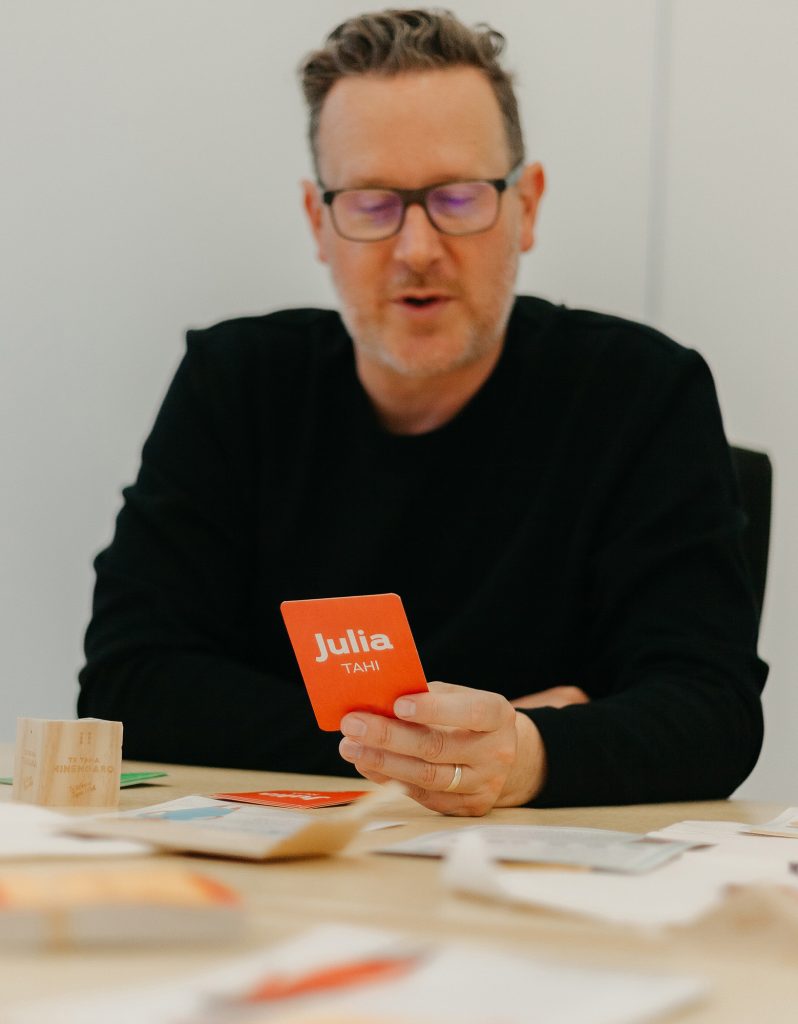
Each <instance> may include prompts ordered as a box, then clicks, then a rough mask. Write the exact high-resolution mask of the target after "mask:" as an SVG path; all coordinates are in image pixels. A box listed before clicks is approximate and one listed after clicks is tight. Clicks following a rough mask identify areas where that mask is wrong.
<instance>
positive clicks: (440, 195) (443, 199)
mask: <svg viewBox="0 0 798 1024" xmlns="http://www.w3.org/2000/svg"><path fill="white" fill-rule="evenodd" d="M477 199H478V196H477V193H476V192H475V190H474V189H472V188H447V189H446V190H441V191H439V192H434V193H433V194H432V200H433V203H434V205H435V207H436V208H437V209H438V210H440V211H441V212H447V213H459V212H460V211H463V210H468V209H470V208H471V207H472V206H474V204H475V203H476V202H477Z"/></svg>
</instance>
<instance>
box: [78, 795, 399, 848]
mask: <svg viewBox="0 0 798 1024" xmlns="http://www.w3.org/2000/svg"><path fill="white" fill-rule="evenodd" d="M401 792H402V790H401V788H400V787H398V786H397V785H394V784H392V783H387V784H386V785H385V786H381V787H379V788H378V789H375V790H373V791H372V792H370V793H369V794H368V796H365V797H363V798H362V799H361V800H357V801H356V802H355V803H354V804H352V805H351V806H349V807H342V808H331V809H329V810H327V811H325V812H324V814H319V813H318V812H317V811H315V810H313V811H310V810H293V809H287V808H283V807H268V806H264V805H260V804H245V803H237V802H233V801H230V800H215V799H213V798H212V797H205V796H196V795H194V796H184V797H179V798H178V799H176V800H167V801H165V802H163V803H159V804H152V805H150V806H149V807H139V808H136V809H134V810H130V811H121V812H115V813H113V814H102V815H97V816H96V817H92V818H83V819H81V820H80V821H79V822H75V821H73V822H72V823H71V824H70V831H73V832H75V833H77V834H79V835H94V836H106V837H110V836H114V837H120V838H125V839H134V840H139V841H142V842H149V843H153V844H154V845H155V846H158V847H161V848H164V849H173V850H186V851H193V852H197V853H208V854H211V855H213V856H219V857H236V858H243V859H249V860H259V861H267V860H283V859H286V858H291V857H308V856H327V855H330V854H333V853H337V852H338V851H339V850H342V849H343V848H344V846H345V845H346V844H347V843H348V842H349V841H350V840H351V839H352V838H353V837H354V836H355V835H356V834H357V833H358V832H360V831H361V830H362V828H363V825H364V824H365V822H366V815H368V814H369V813H371V812H372V811H373V810H374V809H375V808H376V807H379V806H381V805H382V804H385V803H387V802H389V801H391V800H394V799H395V798H396V796H397V795H398V794H400V793H401Z"/></svg>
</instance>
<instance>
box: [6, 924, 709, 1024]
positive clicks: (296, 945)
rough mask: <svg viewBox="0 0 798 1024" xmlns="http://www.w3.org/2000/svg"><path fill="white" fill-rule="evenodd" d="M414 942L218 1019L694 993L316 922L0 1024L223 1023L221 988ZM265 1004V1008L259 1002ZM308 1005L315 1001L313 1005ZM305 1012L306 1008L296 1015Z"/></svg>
mask: <svg viewBox="0 0 798 1024" xmlns="http://www.w3.org/2000/svg"><path fill="white" fill-rule="evenodd" d="M408 950H409V951H412V952H414V953H418V954H420V956H419V961H418V963H417V965H416V966H414V967H413V968H411V969H410V970H409V971H408V972H407V973H405V974H402V975H401V976H399V977H394V978H393V979H392V980H386V981H383V982H379V981H371V982H370V983H369V984H363V985H359V986H350V987H349V988H346V989H338V990H332V989H330V990H328V991H326V992H323V993H319V994H316V995H306V996H300V997H295V998H291V999H288V1000H285V999H283V1000H280V1001H279V1002H276V1003H274V1004H272V1006H271V1007H270V1006H268V1005H264V1004H261V1005H260V1006H258V1007H256V1008H254V1009H253V1011H252V1012H251V1013H247V1012H242V1011H241V1010H240V1009H239V1010H238V1011H237V1012H236V1013H235V1015H231V1016H230V1017H229V1019H230V1020H231V1021H235V1024H249V1022H250V1021H252V1022H253V1024H254V1022H255V1021H258V1022H265V1021H267V1020H274V1021H275V1024H276V1022H277V1021H286V1022H287V1021H288V1020H296V1021H299V1020H300V1019H303V1018H304V1019H307V1020H309V1019H311V1018H315V1019H317V1020H318V1017H316V1013H320V1012H321V1011H323V1013H324V1015H325V1017H326V1016H327V1015H329V1016H330V1018H331V1019H332V1017H333V1016H334V1017H335V1019H336V1020H359V1021H363V1020H367V1019H368V1020H371V1019H379V1020H387V1019H390V1021H391V1022H392V1024H405V1022H406V1024H443V1022H452V1024H455V1022H456V1024H528V1022H529V1021H531V1020H533V1019H534V1020H535V1021H545V1022H546V1024H635V1022H638V1021H640V1022H642V1021H646V1020H649V1019H651V1018H652V1017H654V1016H658V1015H660V1014H665V1013H667V1012H670V1011H673V1010H676V1009H679V1008H681V1007H683V1006H685V1005H687V1004H689V1003H691V1002H693V1001H694V1000H696V999H697V998H699V997H700V996H701V995H703V993H704V990H705V986H704V983H703V982H702V981H700V980H697V979H695V978H689V977H674V976H669V975H659V974H646V973H638V972H630V971H611V970H599V969H593V968H580V967H573V966H560V965H557V964H553V963H548V962H546V961H542V960H539V959H532V958H527V957H524V956H520V955H517V954H510V953H505V952H500V951H498V950H494V949H491V948H489V947H475V946H466V945H456V944H447V945H443V946H441V945H438V946H433V945H425V946H423V947H420V946H419V945H418V944H417V943H412V944H409V943H408V940H406V939H403V938H402V937H401V936H398V935H396V934H394V933H391V932H384V931H377V930H372V929H366V928H357V927H350V926H346V925H324V926H321V927H318V928H316V929H314V930H313V931H311V932H309V933H306V934H304V935H301V936H300V937H299V938H297V939H294V940H292V941H291V942H288V943H285V944H283V945H282V946H278V947H277V948H275V949H272V950H264V951H261V952H259V953H257V954H254V955H252V956H250V957H248V958H246V959H245V960H239V961H235V962H233V963H229V964H227V965H226V966H223V967H221V968H218V969H217V970H215V971H212V972H208V971H206V972H204V973H203V974H201V975H194V976H191V977H188V978H185V979H183V980H181V981H177V982H175V983H172V984H169V985H159V986H157V987H152V988H146V989H143V988H141V987H138V988H136V989H129V990H117V991H113V992H109V993H106V994H104V995H99V996H90V997H87V996H84V997H81V998H78V999H69V998H64V997H62V998H60V999H58V1000H48V1001H47V1002H41V1003H36V1004H29V1005H27V1006H17V1007H16V1008H11V1010H10V1011H8V1012H7V1013H6V1016H5V1017H4V1021H6V1024H52V1022H53V1021H56V1020H57V1021H58V1024H108V1021H109V1020H112V1021H113V1022H114V1024H142V1022H143V1021H146V1022H147V1024H174V1022H175V1021H178V1020H179V1021H180V1022H181V1024H206V1022H208V1021H210V1020H213V1021H214V1024H223V1022H224V1021H225V1020H227V1019H228V1018H227V1017H226V1016H225V1015H224V1012H222V1011H223V1006H224V1000H225V997H227V998H228V999H229V998H230V997H234V996H236V995H240V994H241V993H243V992H246V991H247V990H248V989H249V988H251V987H252V986H254V985H255V984H257V983H263V982H264V981H266V980H268V978H269V977H273V976H282V977H283V978H285V976H286V975H289V976H290V975H295V974H301V973H304V972H308V971H310V970H313V969H314V968H321V967H326V966H331V965H334V964H342V963H346V962H348V961H353V960H354V961H356V960H360V959H362V958H364V957H373V956H379V955H381V954H385V955H393V954H396V953H401V952H403V951H408ZM270 1010H271V1013H270V1012H269V1011H270ZM314 1011H315V1013H314ZM305 1014H307V1017H306V1016H305Z"/></svg>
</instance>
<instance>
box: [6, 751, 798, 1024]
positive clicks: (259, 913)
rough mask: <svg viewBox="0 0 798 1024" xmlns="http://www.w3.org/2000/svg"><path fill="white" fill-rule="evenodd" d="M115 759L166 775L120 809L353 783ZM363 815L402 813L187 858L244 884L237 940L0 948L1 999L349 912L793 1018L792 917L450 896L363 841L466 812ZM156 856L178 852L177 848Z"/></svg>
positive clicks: (704, 1008) (578, 811)
mask: <svg viewBox="0 0 798 1024" xmlns="http://www.w3.org/2000/svg"><path fill="white" fill-rule="evenodd" d="M124 767H125V770H146V769H150V768H163V769H164V770H166V771H167V772H168V773H169V775H168V778H166V779H161V780H158V782H157V783H156V784H151V785H148V786H142V787H137V788H133V789H123V790H122V792H121V807H122V808H123V809H128V808H133V807H141V806H145V805H147V804H153V803H157V802H160V801H163V800H168V799H173V798H175V797H178V796H184V795H187V794H189V793H199V794H208V793H212V792H219V791H226V792H230V791H247V790H250V791H251V790H258V789H278V788H284V789H289V788H290V789H295V788H312V789H341V788H343V789H348V788H352V779H346V780H341V779H335V778H331V777H329V776H326V777H321V776H310V775H308V776H298V775H288V774H276V773H265V772H245V771H235V770H226V769H225V770H223V769H209V768H187V767H181V766H175V765H152V764H144V763H135V764H133V763H127V764H126V765H125V766H124ZM0 774H2V773H0ZM363 785H364V786H367V785H368V783H364V784H363ZM0 790H1V791H2V792H0V800H2V799H9V797H10V791H9V788H8V787H0ZM782 809H783V807H782V806H781V805H777V804H766V803H752V802H748V801H730V802H727V801H717V802H710V803H685V804H654V805H645V806H636V807H594V808H563V809H556V810H529V809H525V808H514V809H511V810H499V811H494V812H493V813H492V814H491V815H490V816H489V817H487V818H484V819H480V820H481V821H484V822H490V823H491V824H503V823H523V824H549V825H581V826H595V827H600V828H611V829H622V830H627V831H633V832H644V831H648V830H650V829H654V828H658V827H663V826H665V825H668V824H671V823H672V822H675V821H681V820H683V819H685V818H693V819H726V820H738V821H749V822H753V821H763V820H766V819H768V818H770V817H773V816H775V814H777V813H778V812H779V811H781V810H782ZM320 813H324V812H320ZM375 814H376V816H377V817H379V818H381V819H387V818H391V819H401V820H402V821H404V822H405V824H403V825H402V826H400V827H398V828H394V829H392V830H391V832H390V833H387V832H379V831H378V832H370V833H364V834H362V835H360V836H358V837H357V838H356V840H355V841H354V842H353V843H352V844H351V846H350V847H349V848H348V849H347V850H346V851H345V852H344V853H343V854H340V855H338V856H336V857H332V858H327V859H320V860H307V861H293V862H286V863H273V864H252V863H244V862H234V861H223V860H215V859H210V858H203V859H202V860H198V859H196V858H192V859H191V863H192V865H193V866H194V867H200V868H201V869H202V870H203V871H205V872H206V873H208V874H210V875H212V876H214V877H216V878H218V879H220V880H221V881H223V882H226V883H228V884H230V885H232V886H233V887H234V888H236V889H237V890H238V891H239V892H241V893H242V894H243V895H244V897H245V899H246V903H247V905H248V907H249V911H250V915H251V921H252V926H251V929H250V930H249V932H248V934H247V936H246V938H244V939H242V940H240V941H238V942H236V943H235V944H233V945H230V944H225V945H224V947H221V948H216V949H213V948H207V947H201V946H196V947H192V948H188V947H186V948H174V947H164V948H162V949H158V948H155V947H153V948H150V949H146V950H137V949H135V948H134V949H99V950H94V949H92V950H84V951H72V952H59V953H48V954H39V955H34V954H31V953H26V952H19V953H12V954H5V953H4V954H3V956H2V960H0V1006H2V1004H3V1003H4V1002H10V1001H11V1000H16V999H22V998H27V997H34V996H42V995H45V994H47V995H52V994H58V993H67V992H84V991H88V990H91V989H100V988H108V987H109V986H111V985H114V984H118V985H120V986H124V985H136V984H140V983H142V982H145V981H148V982H149V981H156V980H159V979H164V980H165V979H168V978H170V977H172V976H174V975H177V974H185V973H189V972H191V971H192V970H201V969H203V968H204V967H206V966H209V965H211V964H213V963H215V962H217V961H218V960H219V958H220V957H231V956H235V955H238V954H244V953H246V952H248V951H250V950H252V949H254V948H256V947H258V946H262V945H264V944H269V943H273V942H275V941H277V940H280V939H283V938H286V937H288V936H290V935H294V934H296V933H298V932H299V931H301V930H303V929H305V928H307V927H310V926H312V925H314V924H318V923H321V922H348V923H353V924H364V925H372V926H378V927H391V928H398V929H402V930H406V931H409V932H411V933H414V934H419V935H426V936H430V935H432V936H439V937H441V938H447V937H449V938H452V937H457V939H459V940H463V939H466V940H468V939H473V940H474V941H477V942H480V943H484V942H490V943H494V944H496V945H499V946H503V947H506V948H508V949H512V950H515V951H525V952H528V953H530V954H545V955H546V956H547V957H549V958H558V959H562V960H563V961H566V962H570V963H580V964H590V965H594V966H608V967H618V968H640V969H653V970H658V971H673V972H676V973H690V974H699V975H701V976H703V977H705V978H706V979H707V980H708V981H709V983H710V986H711V990H712V991H711V996H710V998H709V999H708V1000H707V1001H706V1002H705V1003H704V1004H702V1005H700V1006H696V1007H694V1008H693V1009H691V1010H689V1011H684V1012H682V1013H680V1014H676V1015H672V1016H671V1017H670V1018H668V1020H669V1021H672V1022H674V1024H676V1022H685V1024H686V1022H689V1024H730V1022H737V1021H740V1022H746V1024H749V1022H752V1021H756V1022H758V1024H772V1022H781V1021H785V1022H787V1021H790V1022H794V1021H798V930H796V929H791V928H789V927H782V928H779V927H778V926H776V925H774V924H773V923H772V922H768V921H764V920H762V919H760V918H758V917H757V915H756V914H754V915H748V914H747V913H746V910H745V907H744V906H741V907H738V908H737V910H736V911H735V910H734V907H733V905H732V909H731V910H729V909H727V910H726V911H722V912H720V913H718V914H716V915H714V916H711V917H709V918H707V919H705V920H704V921H702V922H700V923H699V924H697V925H694V926H692V927H690V928H686V929H681V930H678V931H671V932H669V933H667V934H666V935H664V936H660V937H651V938H646V937H641V935H640V934H639V933H637V932H633V931H631V930H626V929H622V928H617V927H608V926H601V925H598V924H591V923H586V922H583V921H579V920H577V919H575V918H573V917H570V916H565V915H558V914H555V913H552V912H548V911H544V910H540V911H530V910H526V909H513V908H509V907H502V906H499V905H494V904H490V903H483V902H481V901H477V900H472V899H469V898H464V897H459V896H453V895H450V894H448V893H447V892H445V891H444V890H443V889H442V888H441V886H440V884H439V881H438V873H439V867H440V864H439V862H438V861H435V860H429V859H423V858H411V857H389V856H377V855H374V854H371V853H370V852H369V851H370V850H373V849H374V848H375V847H378V846H381V845H384V844H385V843H386V841H387V840H386V837H387V836H388V835H390V840H391V841H398V840H399V839H404V838H410V837H411V836H415V835H419V834H421V833H423V832H427V831H430V830H432V829H448V828H458V827H462V826H463V825H464V824H473V823H474V819H462V818H444V817H441V816H440V815H437V814H434V813H432V812H430V811H427V810H425V809H424V808H422V807H419V806H418V805H417V804H414V803H413V802H412V801H410V800H408V799H405V798H399V799H398V800H397V801H396V802H395V803H394V804H391V805H390V806H388V807H385V806H382V807H380V808H379V809H378V810H377V811H375ZM168 859H169V860H174V861H183V862H185V861H186V860H187V858H183V857H180V856H169V857H168ZM83 863H85V862H83ZM533 999H534V993H530V1000H533ZM0 1022H2V1012H1V1011H0ZM142 1024H145V1022H142Z"/></svg>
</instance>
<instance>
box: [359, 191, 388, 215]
mask: <svg viewBox="0 0 798 1024" xmlns="http://www.w3.org/2000/svg"><path fill="white" fill-rule="evenodd" d="M395 209H396V201H395V200H394V199H392V197H390V196H375V197H373V198H372V197H371V196H363V197H358V200H357V203H356V204H355V210H356V212H357V213H358V214H360V216H362V217H382V216H388V215H389V214H393V213H394V211H395Z"/></svg>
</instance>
